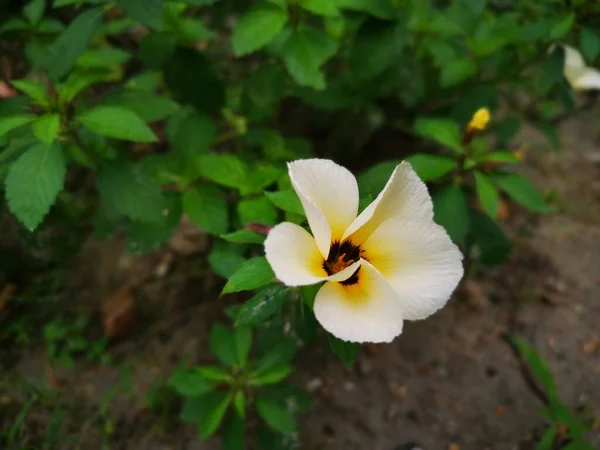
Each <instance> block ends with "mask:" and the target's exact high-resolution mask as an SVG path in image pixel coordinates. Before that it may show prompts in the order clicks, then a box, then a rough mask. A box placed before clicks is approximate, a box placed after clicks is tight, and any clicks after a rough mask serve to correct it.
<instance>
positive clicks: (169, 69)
mask: <svg viewBox="0 0 600 450" xmlns="http://www.w3.org/2000/svg"><path fill="white" fill-rule="evenodd" d="M163 73H164V77H165V83H166V84H167V87H168V88H169V90H170V91H171V92H172V94H173V97H174V98H175V100H177V101H178V102H179V103H182V104H186V105H191V106H193V107H194V108H196V109H197V110H199V111H205V112H207V113H211V114H212V113H214V112H216V111H218V110H220V109H221V108H222V107H223V105H224V104H225V85H224V83H223V80H222V79H221V76H220V75H219V73H218V72H217V70H216V69H215V67H214V66H213V62H212V61H211V60H209V59H208V58H207V57H206V56H204V55H203V54H201V53H198V52H197V51H194V50H191V49H184V48H177V49H176V50H175V52H174V54H173V56H172V57H171V59H170V60H169V61H168V62H167V63H166V64H165V66H164V67H163Z"/></svg>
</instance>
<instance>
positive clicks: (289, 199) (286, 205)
mask: <svg viewBox="0 0 600 450" xmlns="http://www.w3.org/2000/svg"><path fill="white" fill-rule="evenodd" d="M265 195H266V196H267V198H268V199H269V200H271V202H273V204H274V205H275V206H277V207H278V208H279V209H282V210H284V211H286V212H291V213H294V214H300V215H301V216H304V207H303V206H302V202H301V201H300V198H298V194H296V191H292V190H289V191H278V192H265Z"/></svg>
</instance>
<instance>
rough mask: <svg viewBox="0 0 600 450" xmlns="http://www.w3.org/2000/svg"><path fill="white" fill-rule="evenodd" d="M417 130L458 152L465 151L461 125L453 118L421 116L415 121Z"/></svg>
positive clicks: (422, 134)
mask: <svg viewBox="0 0 600 450" xmlns="http://www.w3.org/2000/svg"><path fill="white" fill-rule="evenodd" d="M415 131H416V132H417V133H418V134H420V135H421V136H423V137H425V138H429V139H433V140H434V141H437V142H439V143H440V144H442V145H443V146H445V147H448V148H450V149H451V150H454V151H455V152H457V153H463V152H464V148H463V145H462V143H461V134H460V127H459V126H458V124H457V123H456V122H454V121H452V120H448V119H440V118H433V117H432V118H421V119H417V121H416V122H415Z"/></svg>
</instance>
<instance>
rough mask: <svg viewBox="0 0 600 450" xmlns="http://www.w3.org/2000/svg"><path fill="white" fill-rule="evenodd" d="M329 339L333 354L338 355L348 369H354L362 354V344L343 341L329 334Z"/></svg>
mask: <svg viewBox="0 0 600 450" xmlns="http://www.w3.org/2000/svg"><path fill="white" fill-rule="evenodd" d="M327 337H328V338H329V346H330V347H331V349H332V350H333V353H335V354H336V356H337V357H338V358H339V359H340V360H341V361H342V362H343V363H344V365H345V366H346V367H348V368H350V367H352V364H354V361H356V358H357V357H358V354H359V352H360V344H359V343H357V342H346V341H343V340H341V339H338V338H337V337H335V336H333V335H332V334H328V335H327Z"/></svg>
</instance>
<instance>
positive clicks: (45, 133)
mask: <svg viewBox="0 0 600 450" xmlns="http://www.w3.org/2000/svg"><path fill="white" fill-rule="evenodd" d="M32 130H33V134H34V135H35V137H36V138H38V139H39V140H40V141H42V142H43V143H44V144H46V145H51V144H52V143H53V142H54V140H55V139H56V137H57V136H58V131H59V130H60V116H59V115H58V114H57V113H52V114H45V115H43V116H40V117H38V118H37V119H36V121H35V122H33V124H32Z"/></svg>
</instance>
